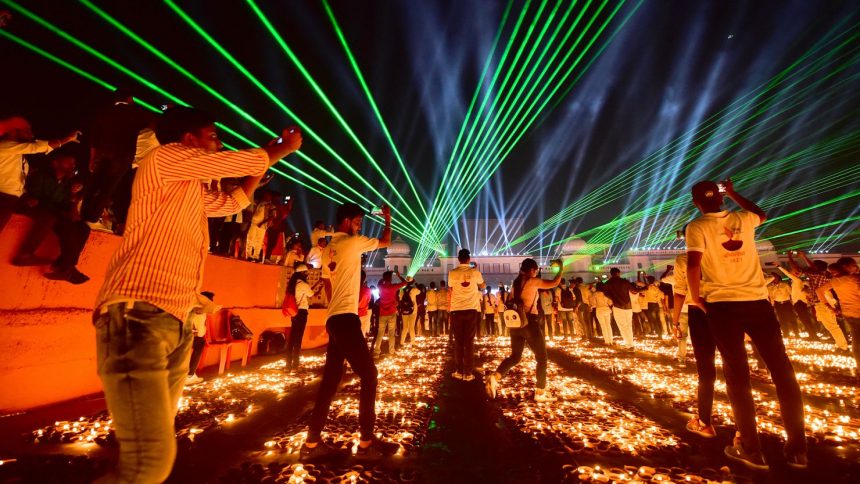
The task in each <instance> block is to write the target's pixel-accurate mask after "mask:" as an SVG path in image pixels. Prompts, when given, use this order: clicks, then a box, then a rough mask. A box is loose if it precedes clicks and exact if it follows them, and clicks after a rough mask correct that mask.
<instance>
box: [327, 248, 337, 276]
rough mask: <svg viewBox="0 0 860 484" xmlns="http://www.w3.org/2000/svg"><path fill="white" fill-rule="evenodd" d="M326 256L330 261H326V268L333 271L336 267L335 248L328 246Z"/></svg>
mask: <svg viewBox="0 0 860 484" xmlns="http://www.w3.org/2000/svg"><path fill="white" fill-rule="evenodd" d="M328 257H329V260H330V261H331V262H329V263H328V270H329V271H331V272H334V270H335V269H336V268H337V262H335V261H334V259H335V257H337V249H332V248H331V247H329V249H328Z"/></svg>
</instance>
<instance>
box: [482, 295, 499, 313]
mask: <svg viewBox="0 0 860 484" xmlns="http://www.w3.org/2000/svg"><path fill="white" fill-rule="evenodd" d="M483 298H484V314H495V313H496V304H497V301H496V296H495V294H492V293H491V294H484V296H483Z"/></svg>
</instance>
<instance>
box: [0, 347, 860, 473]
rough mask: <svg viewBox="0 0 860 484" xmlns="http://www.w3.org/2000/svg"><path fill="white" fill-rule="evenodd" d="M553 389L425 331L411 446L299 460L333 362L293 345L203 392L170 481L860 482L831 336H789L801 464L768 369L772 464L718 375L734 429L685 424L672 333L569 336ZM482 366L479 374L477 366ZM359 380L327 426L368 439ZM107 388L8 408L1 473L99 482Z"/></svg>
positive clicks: (388, 402)
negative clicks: (709, 434)
mask: <svg viewBox="0 0 860 484" xmlns="http://www.w3.org/2000/svg"><path fill="white" fill-rule="evenodd" d="M507 344H508V342H507V339H506V338H484V339H481V340H479V343H478V345H477V351H476V352H477V365H478V366H480V367H481V368H482V369H486V370H487V371H489V370H490V369H493V368H495V367H496V365H498V363H499V362H500V361H501V360H502V359H503V358H504V357H505V356H506V355H507V353H508V348H507ZM549 345H550V365H549V386H550V388H551V389H552V390H553V391H554V392H555V394H556V395H557V396H558V397H559V400H558V401H557V402H554V403H549V404H536V403H534V402H533V401H532V400H531V398H532V395H533V385H534V383H533V382H534V365H535V362H534V359H533V357H532V356H531V354H530V352H529V351H528V350H526V355H525V357H524V359H523V362H522V363H521V364H520V365H519V366H517V367H516V368H515V369H514V370H513V371H512V372H511V373H510V374H509V375H508V376H506V378H505V379H504V380H503V382H502V389H501V392H500V394H499V396H498V398H497V399H496V400H494V401H490V400H488V399H487V398H486V396H485V394H484V390H483V385H482V383H481V382H480V379H477V380H475V381H473V382H468V383H467V382H462V381H459V380H454V379H453V378H451V377H450V376H449V374H450V368H449V365H450V354H449V352H450V348H448V346H447V341H446V339H445V338H426V339H421V338H419V340H418V342H417V343H416V344H414V345H411V346H407V347H406V348H402V349H401V351H399V352H398V353H397V354H396V355H393V356H387V357H385V358H384V359H383V360H381V361H380V362H379V363H378V367H379V371H380V385H379V404H378V406H377V429H378V430H379V431H380V432H382V433H383V434H384V436H385V437H386V438H389V439H393V440H396V441H397V442H399V443H400V444H401V451H400V452H399V453H398V455H396V456H394V457H391V458H389V459H385V460H383V461H362V460H359V459H358V458H353V459H349V460H347V461H345V462H340V463H331V462H330V463H317V464H315V465H314V464H300V463H299V462H298V454H297V449H298V446H299V445H301V442H302V441H303V439H304V436H305V434H304V431H305V426H306V422H307V417H308V413H309V411H310V408H311V405H312V402H313V398H314V395H315V393H316V389H317V387H318V383H319V378H318V374H319V371H320V368H321V365H322V362H323V356H322V355H323V354H322V353H319V352H317V353H312V354H307V355H305V356H304V358H303V365H304V369H303V370H302V372H300V373H299V374H298V375H293V376H287V375H285V374H284V372H283V361H281V360H280V359H278V358H274V357H268V358H257V359H255V361H253V362H252V364H251V365H250V366H249V367H248V368H245V369H238V368H235V367H234V372H233V373H232V374H230V375H226V376H224V377H220V378H216V377H212V378H209V379H207V382H205V383H204V384H201V385H198V386H196V387H194V388H190V389H188V391H187V392H186V396H185V398H184V400H183V403H182V405H181V407H182V409H181V411H180V415H179V416H178V418H177V436H178V439H179V441H180V446H179V448H180V451H179V455H178V458H177V464H176V467H175V469H174V474H173V475H172V476H171V479H170V482H290V480H291V479H292V482H302V479H304V480H307V481H309V480H311V479H313V480H316V481H318V482H359V481H380V482H386V481H387V482H439V483H456V482H494V483H496V482H565V481H567V482H589V481H592V482H609V481H612V480H618V481H625V482H630V481H631V480H640V481H641V482H673V481H674V482H705V481H708V480H711V481H718V482H719V481H735V482H748V481H754V482H775V483H776V482H811V481H813V480H815V481H819V482H828V483H829V482H860V434H858V428H860V418H858V417H860V398H858V395H860V387H858V385H857V384H856V380H855V379H854V378H853V377H852V371H854V370H851V367H853V361H852V360H851V359H850V358H849V357H847V356H846V355H843V354H836V352H835V351H834V350H833V348H832V345H827V344H812V343H809V342H807V341H805V340H790V341H789V342H788V347H789V351H790V353H791V355H792V359H793V360H794V361H795V366H796V369H797V371H798V373H799V378H800V380H801V383H802V385H803V387H804V392H805V395H806V396H805V399H806V403H807V423H808V432H807V433H808V438H809V442H810V460H811V465H810V470H809V471H806V472H801V473H798V472H789V471H788V469H787V467H786V466H785V465H784V462H783V460H782V458H781V451H780V449H781V428H780V420H779V412H778V406H776V405H775V403H774V391H773V387H772V385H771V384H770V382H769V380H768V377H767V374H766V372H763V371H756V372H755V373H754V375H753V376H754V380H755V385H754V387H755V390H756V399H757V403H758V404H759V406H760V412H759V414H760V415H761V418H760V428H761V431H762V435H763V442H764V446H765V452H766V455H767V457H768V460H769V462H770V463H771V467H772V469H771V472H770V473H755V472H750V471H747V470H746V469H743V468H742V467H740V466H737V465H734V464H730V463H729V461H728V460H727V459H726V458H725V457H723V455H722V448H723V446H724V445H725V444H726V443H728V442H729V441H730V440H731V436H732V432H733V429H732V427H731V413H730V409H729V407H728V404H727V401H726V397H725V389H724V387H723V386H722V385H721V384H719V383H718V387H717V402H716V405H715V412H716V414H717V423H718V424H719V425H718V431H719V437H718V438H717V439H712V440H706V439H702V438H699V437H697V436H694V435H691V434H689V433H688V432H686V431H685V430H684V423H685V422H686V420H687V419H688V418H689V415H690V413H689V412H691V410H692V409H694V408H695V397H694V395H695V393H694V392H695V381H696V380H695V370H694V368H695V367H694V363H693V362H692V360H691V361H690V362H688V365H687V367H683V366H679V365H678V364H677V363H676V362H675V361H674V360H673V358H672V356H673V355H674V348H673V347H672V346H671V343H670V342H669V341H668V340H666V341H662V340H657V339H647V340H644V341H642V342H641V343H640V345H639V351H637V352H636V353H635V354H633V355H629V354H621V353H617V352H616V351H615V350H614V349H612V348H608V347H606V346H604V345H602V344H600V343H598V342H597V341H594V342H590V343H582V342H574V341H562V340H554V341H552V342H550V343H549ZM478 373H480V371H479V372H478ZM358 389H359V387H358V382H357V381H356V380H354V378H353V376H352V375H351V374H349V373H348V374H347V377H346V378H345V379H344V384H343V386H342V389H341V391H340V393H339V394H338V397H337V399H336V402H335V404H334V406H333V408H332V412H331V424H330V425H329V426H328V427H327V429H326V430H327V433H326V437H325V438H326V439H327V440H328V441H329V442H330V443H332V444H333V445H340V446H345V447H350V446H353V445H354V444H355V442H356V439H357V434H356V432H357V412H358V410H357V409H358V406H357V398H358ZM114 447H115V444H114V442H113V439H112V434H111V431H110V421H109V417H108V416H107V415H106V414H105V413H104V412H103V401H101V400H98V399H94V400H84V401H80V402H75V403H73V404H67V405H63V406H58V407H53V408H48V409H43V410H41V411H38V412H33V413H28V414H21V415H13V416H6V417H4V418H3V419H2V420H0V459H3V460H4V463H3V465H0V480H3V481H8V482H63V483H68V482H88V481H90V480H91V479H93V478H95V477H97V476H98V475H100V474H101V473H103V472H104V470H105V469H107V467H108V466H109V465H110V462H111V457H112V456H113V453H114V451H115V449H114Z"/></svg>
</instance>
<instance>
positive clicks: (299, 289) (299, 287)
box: [296, 281, 314, 309]
mask: <svg viewBox="0 0 860 484" xmlns="http://www.w3.org/2000/svg"><path fill="white" fill-rule="evenodd" d="M312 297H314V291H313V290H311V286H310V285H309V284H308V283H307V282H305V281H296V305H297V306H298V307H299V309H308V308H310V300H311V298H312Z"/></svg>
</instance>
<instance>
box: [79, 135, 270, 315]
mask: <svg viewBox="0 0 860 484" xmlns="http://www.w3.org/2000/svg"><path fill="white" fill-rule="evenodd" d="M268 166H269V157H268V155H267V154H266V152H265V151H264V150H262V149H252V150H242V151H222V152H216V153H212V152H207V151H204V150H201V149H198V148H190V147H188V146H185V145H182V144H179V143H171V144H168V145H164V146H160V147H158V148H155V149H153V150H152V151H150V152H149V153H148V154H147V155H146V156H145V157H144V158H143V160H141V163H140V168H139V169H138V171H137V175H136V176H135V180H134V186H133V187H132V190H131V206H130V208H129V213H128V222H127V223H126V228H125V235H124V237H123V239H122V243H121V244H120V246H119V249H117V251H116V252H115V253H114V255H113V258H112V259H111V261H110V264H109V265H108V270H107V275H106V276H105V282H104V285H102V288H101V291H100V292H99V295H98V298H97V300H96V310H98V309H99V308H100V307H101V306H102V305H104V304H109V303H112V302H115V301H123V300H140V301H146V302H148V303H150V304H153V305H155V306H158V307H159V308H161V309H163V310H164V311H167V312H168V313H170V314H172V315H174V316H176V317H177V318H178V319H179V320H180V321H185V319H186V318H187V317H188V314H189V312H190V310H191V308H192V307H193V306H194V305H195V303H196V301H197V294H198V293H199V292H200V288H201V285H202V282H203V263H204V261H205V260H206V249H207V247H208V246H209V230H208V225H207V217H223V216H226V215H229V214H232V213H235V212H238V211H240V210H242V209H243V208H244V207H246V206H248V204H249V203H250V202H249V200H248V197H247V196H246V195H245V192H244V191H242V189H241V188H237V189H235V190H233V192H232V193H225V192H219V191H212V190H210V189H209V187H208V186H206V185H205V184H204V183H203V182H202V180H208V179H217V178H227V177H242V176H247V175H261V174H262V173H264V172H265V171H266V169H267V168H268Z"/></svg>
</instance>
